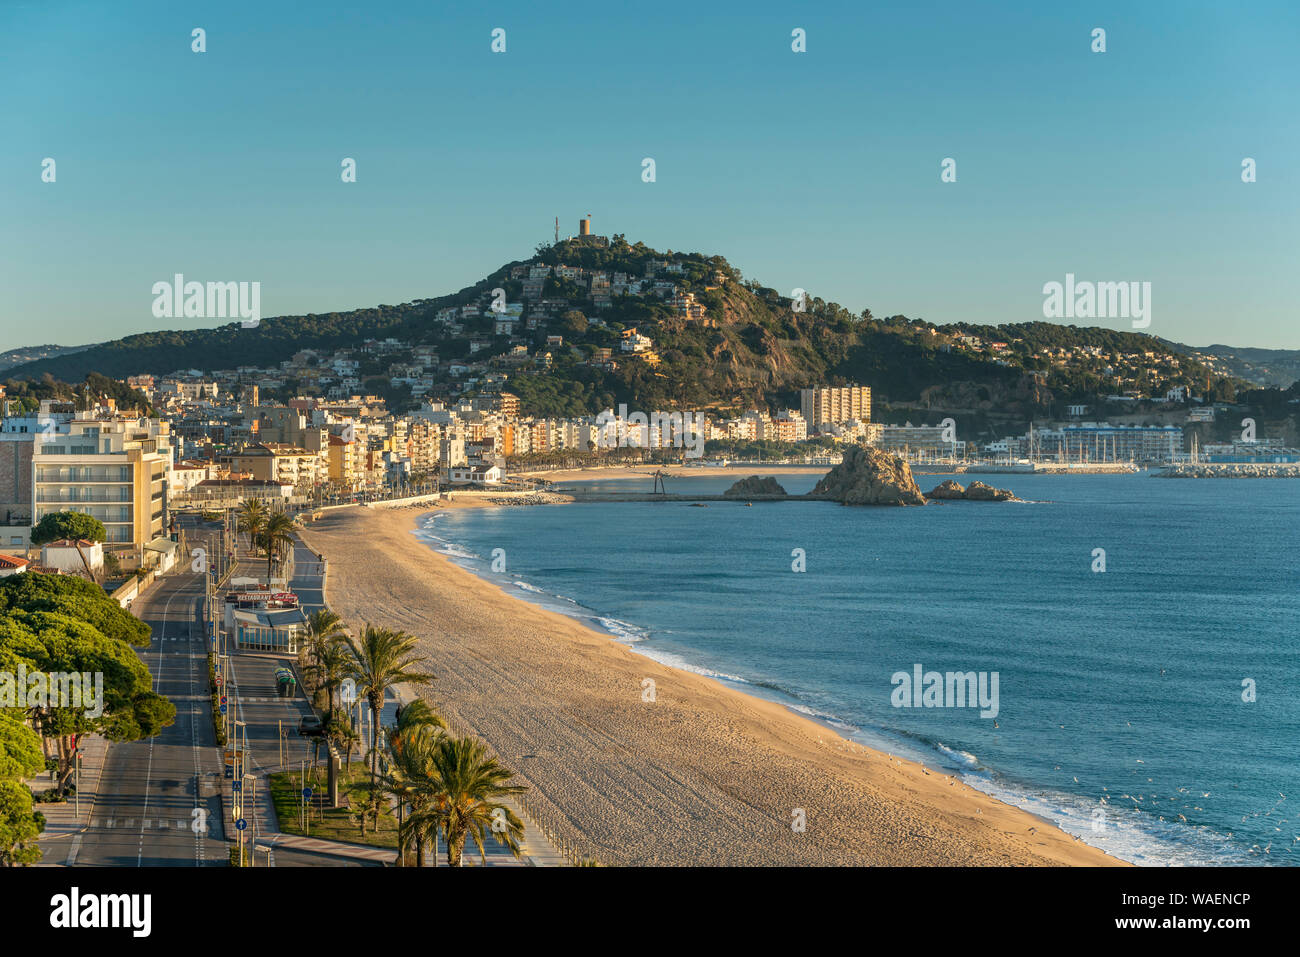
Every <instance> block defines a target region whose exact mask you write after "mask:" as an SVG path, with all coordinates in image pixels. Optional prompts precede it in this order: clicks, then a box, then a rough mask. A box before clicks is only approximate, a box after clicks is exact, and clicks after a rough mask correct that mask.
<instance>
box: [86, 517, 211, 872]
mask: <svg viewBox="0 0 1300 957" xmlns="http://www.w3.org/2000/svg"><path fill="white" fill-rule="evenodd" d="M186 535H187V538H188V539H189V542H188V546H189V547H195V546H198V545H203V544H207V545H208V547H209V548H210V549H211V547H212V545H211V542H213V541H215V537H214V535H213V533H209V532H203V531H196V530H195V529H194V528H189V529H187V530H186ZM203 592H204V578H203V576H202V575H200V574H197V573H195V572H193V571H192V570H191V566H190V560H189V557H188V555H186V556H182V557H181V558H180V559H179V560H178V562H177V569H176V570H174V571H173V572H172V574H170V575H169V576H167V577H164V578H162V579H160V580H159V581H158V582H157V583H156V584H154V585H153V586H152V587H151V588H150V589H149V590H148V592H146V593H145V595H143V596H142V597H140V598H138V599H136V602H135V604H134V606H133V607H132V612H133V613H134V614H135V615H136V616H137V617H139V618H140V619H141V620H143V621H144V622H146V623H147V624H148V625H149V626H150V627H151V628H152V630H153V635H152V639H151V642H150V644H149V647H148V649H140V657H141V658H142V659H143V660H144V662H145V664H147V665H148V666H149V670H150V671H151V672H152V674H153V677H154V690H155V691H157V692H158V693H159V694H162V695H165V696H166V697H167V698H169V699H170V700H171V701H172V703H173V704H174V705H175V706H176V721H175V723H174V724H173V725H172V726H171V727H169V728H165V729H164V730H163V731H162V732H161V733H160V734H158V735H155V736H154V737H152V738H149V739H147V740H144V741H131V742H119V743H113V744H110V746H109V748H108V753H107V755H106V756H105V759H104V770H103V774H102V775H101V777H100V784H99V791H98V794H97V795H96V797H95V801H94V804H93V805H92V807H91V811H90V815H89V824H88V826H87V828H86V830H85V831H84V832H83V833H82V834H80V835H78V837H79V838H80V840H77V838H74V839H73V843H72V847H71V849H70V851H69V863H75V864H76V865H79V866H95V865H99V866H116V867H150V866H173V867H176V866H204V865H216V864H219V865H222V866H224V865H225V864H226V845H225V844H224V842H223V840H222V838H223V834H222V830H221V827H222V822H221V808H220V803H219V800H218V796H217V795H218V792H217V790H216V788H217V785H218V783H219V780H220V773H221V766H220V757H219V752H218V751H217V747H216V744H217V742H216V735H215V732H214V731H213V728H212V715H211V710H212V709H211V703H210V699H209V696H208V687H207V657H206V656H207V649H206V648H205V646H204V638H203V630H202V624H201V622H200V621H199V614H200V613H201V608H202V602H203Z"/></svg>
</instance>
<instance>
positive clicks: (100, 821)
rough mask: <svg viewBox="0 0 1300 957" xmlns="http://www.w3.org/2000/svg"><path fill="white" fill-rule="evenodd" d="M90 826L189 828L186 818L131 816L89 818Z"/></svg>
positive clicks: (112, 827) (165, 829)
mask: <svg viewBox="0 0 1300 957" xmlns="http://www.w3.org/2000/svg"><path fill="white" fill-rule="evenodd" d="M90 827H91V828H94V829H96V830H105V831H112V830H117V829H119V828H120V829H122V830H132V831H135V830H144V831H172V830H175V831H188V830H190V821H189V820H188V819H186V818H177V819H176V820H172V819H170V818H146V819H144V820H137V819H136V818H133V817H128V818H112V817H108V818H91V820H90Z"/></svg>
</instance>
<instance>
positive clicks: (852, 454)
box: [809, 445, 925, 505]
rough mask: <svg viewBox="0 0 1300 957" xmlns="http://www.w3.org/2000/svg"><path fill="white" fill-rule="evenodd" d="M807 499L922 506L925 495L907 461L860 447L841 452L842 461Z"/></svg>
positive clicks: (861, 503) (848, 503)
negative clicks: (918, 486)
mask: <svg viewBox="0 0 1300 957" xmlns="http://www.w3.org/2000/svg"><path fill="white" fill-rule="evenodd" d="M809 498H824V499H830V500H831V501H834V502H840V503H841V504H843V505H924V504H925V496H924V495H922V494H921V490H920V489H919V488H917V485H916V480H915V479H913V478H912V470H911V468H910V467H909V466H908V464H907V462H905V461H904V460H903V459H901V458H899V457H898V456H897V455H893V454H891V453H889V452H882V451H881V450H880V449H873V448H869V447H867V446H863V445H851V446H849V447H848V448H846V449H845V450H844V461H843V462H841V463H840V464H839V465H837V466H835V467H834V468H833V469H831V470H830V471H829V472H827V473H826V475H825V477H823V478H822V480H821V481H820V482H818V483H817V485H816V487H815V488H814V489H813V490H812V492H811V494H810V495H809Z"/></svg>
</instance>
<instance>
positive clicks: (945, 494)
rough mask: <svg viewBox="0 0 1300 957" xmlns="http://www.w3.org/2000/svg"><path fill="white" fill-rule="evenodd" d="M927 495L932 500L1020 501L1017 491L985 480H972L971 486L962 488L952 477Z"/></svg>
mask: <svg viewBox="0 0 1300 957" xmlns="http://www.w3.org/2000/svg"><path fill="white" fill-rule="evenodd" d="M925 497H926V498H927V499H930V500H931V501H941V502H942V501H967V502H1019V501H1020V499H1018V498H1016V496H1015V493H1014V492H1011V491H1008V490H1007V489H1004V488H994V487H993V486H992V485H985V484H984V483H983V482H971V483H970V487H969V488H962V487H961V485H960V484H959V483H957V482H954V481H953V480H952V479H948V480H947V481H944V482H940V483H939V484H938V485H936V486H935V487H934V488H932V489H930V491H928V492H926V493H925Z"/></svg>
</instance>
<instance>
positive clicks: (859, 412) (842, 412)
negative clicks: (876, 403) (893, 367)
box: [799, 385, 871, 428]
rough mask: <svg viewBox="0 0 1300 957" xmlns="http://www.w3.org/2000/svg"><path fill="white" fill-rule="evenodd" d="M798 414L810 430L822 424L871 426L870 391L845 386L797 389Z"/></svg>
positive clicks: (858, 387) (865, 388) (864, 388)
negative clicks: (853, 423) (856, 422)
mask: <svg viewBox="0 0 1300 957" xmlns="http://www.w3.org/2000/svg"><path fill="white" fill-rule="evenodd" d="M799 412H800V414H801V415H802V416H803V418H804V421H805V422H807V423H808V425H809V426H810V427H813V428H816V427H817V426H819V425H821V424H822V423H823V422H851V421H853V420H855V419H856V420H858V421H860V422H870V421H871V388H870V386H865V385H848V386H839V387H833V386H828V387H823V388H820V389H800V390H799Z"/></svg>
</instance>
